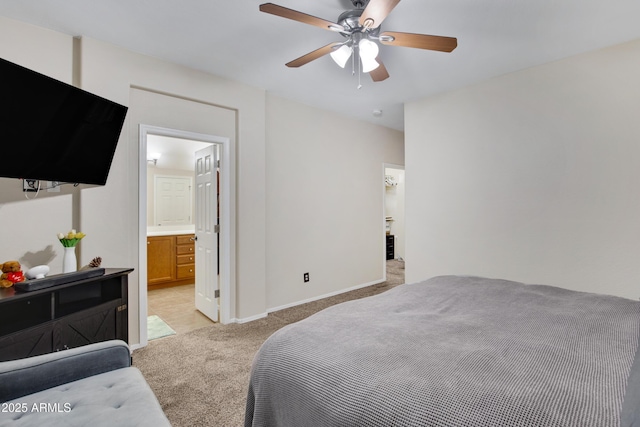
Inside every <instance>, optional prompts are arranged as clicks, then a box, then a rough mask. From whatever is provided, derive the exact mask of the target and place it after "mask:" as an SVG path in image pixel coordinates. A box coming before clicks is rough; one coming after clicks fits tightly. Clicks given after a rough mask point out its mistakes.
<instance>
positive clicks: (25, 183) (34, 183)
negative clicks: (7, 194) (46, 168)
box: [22, 179, 40, 193]
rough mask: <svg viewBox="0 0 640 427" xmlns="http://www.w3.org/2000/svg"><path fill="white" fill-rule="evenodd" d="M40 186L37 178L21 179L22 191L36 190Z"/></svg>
mask: <svg viewBox="0 0 640 427" xmlns="http://www.w3.org/2000/svg"><path fill="white" fill-rule="evenodd" d="M39 187H40V181H39V180H37V179H23V180H22V191H23V192H25V193H26V192H34V193H35V192H36V191H38V188H39Z"/></svg>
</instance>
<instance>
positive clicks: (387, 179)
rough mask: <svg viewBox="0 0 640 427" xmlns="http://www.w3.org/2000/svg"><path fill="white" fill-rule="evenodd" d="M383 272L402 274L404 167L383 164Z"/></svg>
mask: <svg viewBox="0 0 640 427" xmlns="http://www.w3.org/2000/svg"><path fill="white" fill-rule="evenodd" d="M383 169H384V186H383V188H384V190H383V191H384V198H383V199H384V232H385V240H384V266H385V267H384V268H385V270H384V272H385V280H386V278H387V269H389V268H393V269H394V272H397V271H401V272H404V247H405V226H404V203H405V202H404V193H405V173H404V166H401V165H393V164H385V165H384V167H383Z"/></svg>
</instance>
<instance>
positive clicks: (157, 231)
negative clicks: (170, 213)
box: [147, 225, 195, 236]
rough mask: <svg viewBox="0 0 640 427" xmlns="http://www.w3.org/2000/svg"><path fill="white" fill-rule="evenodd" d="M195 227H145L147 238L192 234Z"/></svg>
mask: <svg viewBox="0 0 640 427" xmlns="http://www.w3.org/2000/svg"><path fill="white" fill-rule="evenodd" d="M194 233H195V226H193V225H191V226H188V225H176V226H168V227H147V236H175V235H178V234H194Z"/></svg>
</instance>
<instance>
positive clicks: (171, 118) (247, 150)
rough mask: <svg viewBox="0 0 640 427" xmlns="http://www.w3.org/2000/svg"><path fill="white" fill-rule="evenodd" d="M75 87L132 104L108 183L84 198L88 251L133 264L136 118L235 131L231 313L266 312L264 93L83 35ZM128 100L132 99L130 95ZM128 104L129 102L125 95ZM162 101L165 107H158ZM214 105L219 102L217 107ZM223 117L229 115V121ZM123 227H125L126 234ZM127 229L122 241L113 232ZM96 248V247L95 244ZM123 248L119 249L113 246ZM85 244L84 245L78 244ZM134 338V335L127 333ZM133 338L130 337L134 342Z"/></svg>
mask: <svg viewBox="0 0 640 427" xmlns="http://www.w3.org/2000/svg"><path fill="white" fill-rule="evenodd" d="M81 52H82V53H81V59H82V64H81V65H82V66H81V70H82V82H81V83H82V87H83V88H84V89H86V90H89V91H91V92H93V93H96V94H98V95H102V96H105V97H109V98H110V99H113V100H114V101H116V102H120V103H123V104H125V105H131V106H132V108H131V111H130V114H129V115H128V118H127V122H126V123H125V125H126V126H127V128H126V129H125V130H124V131H123V135H122V137H121V140H120V143H119V146H118V150H117V152H116V156H115V159H114V165H113V166H112V170H111V174H110V176H109V181H108V182H107V185H106V186H105V187H102V188H99V189H96V190H97V191H94V192H92V193H91V195H90V197H86V198H83V202H85V200H86V203H83V209H84V210H83V213H82V215H81V218H82V221H83V223H84V224H85V226H84V227H85V228H94V229H98V230H100V235H99V239H96V242H99V243H96V246H95V248H94V249H95V250H98V249H102V250H107V251H113V252H114V257H113V258H114V260H113V262H114V263H116V264H117V263H121V264H123V265H134V266H136V267H138V266H137V257H138V251H137V243H138V242H137V238H136V236H137V235H138V224H137V203H138V190H137V186H132V185H131V182H135V181H136V180H137V176H138V167H139V155H138V137H137V135H138V131H137V126H138V124H139V123H145V122H146V123H145V124H148V125H153V126H162V127H168V128H173V129H182V130H188V131H192V132H198V133H205V134H213V135H219V136H231V137H234V135H228V134H229V132H231V130H234V131H235V142H236V148H237V153H234V158H235V162H236V172H237V180H236V182H235V187H236V200H235V217H234V218H232V220H234V221H235V223H236V227H237V233H236V240H235V241H236V246H235V248H234V250H235V253H236V259H237V265H236V270H235V271H234V272H232V274H233V273H235V277H234V278H233V279H235V283H236V286H235V288H234V289H233V291H235V295H232V296H231V300H232V301H234V300H235V301H236V304H235V305H234V306H233V307H232V309H234V310H233V311H234V313H231V315H230V316H231V318H234V317H238V318H243V317H250V316H252V315H255V314H259V313H262V312H264V310H265V300H266V297H265V292H266V281H265V253H264V243H265V238H264V236H265V179H264V176H265V173H264V169H265V165H264V150H265V136H264V97H265V93H264V91H262V90H259V89H254V88H250V87H248V86H245V85H241V84H238V83H235V82H231V81H229V80H225V79H222V78H218V77H216V76H213V75H210V74H206V73H203V72H199V71H195V70H190V69H187V68H185V67H181V66H178V65H175V64H170V63H167V62H164V61H160V60H158V59H155V58H151V57H146V56H143V55H138V54H135V53H133V52H129V51H126V50H123V49H120V48H118V47H115V46H112V45H109V44H106V43H103V42H100V41H97V40H92V39H87V38H83V39H82V46H81ZM133 98H135V99H133ZM131 99H133V102H131V104H130V100H131ZM160 99H162V102H163V104H162V105H175V103H178V102H179V101H183V102H181V103H180V105H181V107H180V108H181V110H180V111H179V112H175V111H172V108H162V107H160V108H153V109H151V110H149V109H147V108H144V107H142V108H140V107H136V106H149V105H153V104H154V102H155V101H154V100H160ZM165 101H166V104H165ZM216 106H219V107H216ZM202 108H208V109H214V108H217V109H218V110H223V111H227V112H229V117H231V119H229V118H221V119H220V120H216V119H215V117H216V116H211V118H210V120H203V119H202V116H200V114H199V113H197V112H199V111H201V110H202ZM230 120H234V121H233V122H230ZM114 205H115V206H117V207H118V209H121V210H122V211H123V215H118V216H117V217H115V218H114V220H113V221H111V222H110V223H109V226H108V227H104V226H103V225H102V223H103V222H104V221H103V218H102V217H101V213H102V212H108V211H109V210H113V209H114V208H113V206H114ZM125 230H126V231H125ZM123 231H124V232H125V233H127V232H129V233H131V234H128V235H127V237H126V238H125V240H123V239H122V236H120V235H119V234H118V233H120V232H123ZM98 245H100V246H98ZM123 245H126V249H118V248H121V247H122V246H123ZM85 249H86V246H85ZM130 289H131V290H130V295H129V296H130V298H132V305H134V304H133V302H135V301H137V298H136V296H137V292H138V284H137V283H136V276H135V275H134V276H133V285H132V286H131V287H130ZM129 313H130V317H129V321H130V322H131V323H132V324H133V325H134V328H132V329H135V325H137V322H136V319H137V312H136V310H132V309H130V310H129ZM133 336H134V338H135V335H133ZM134 342H135V341H134Z"/></svg>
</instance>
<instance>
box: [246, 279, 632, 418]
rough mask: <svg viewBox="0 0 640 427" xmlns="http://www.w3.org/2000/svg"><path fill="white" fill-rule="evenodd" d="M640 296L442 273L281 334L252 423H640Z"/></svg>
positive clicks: (252, 393)
mask: <svg viewBox="0 0 640 427" xmlns="http://www.w3.org/2000/svg"><path fill="white" fill-rule="evenodd" d="M639 335H640V302H637V301H633V300H629V299H624V298H618V297H613V296H605V295H596V294H590V293H584V292H575V291H570V290H565V289H560V288H557V287H553V286H544V285H525V284H522V283H517V282H511V281H506V280H495V279H486V278H480V277H461V276H442V277H435V278H432V279H429V280H427V281H424V282H420V283H414V284H406V285H400V286H397V287H395V288H393V289H391V290H389V291H387V292H385V293H382V294H379V295H376V296H372V297H368V298H364V299H360V300H355V301H350V302H346V303H342V304H339V305H336V306H333V307H330V308H328V309H325V310H323V311H321V312H319V313H317V314H315V315H313V316H311V317H309V318H307V319H304V320H302V321H300V322H297V323H294V324H291V325H288V326H286V327H284V328H282V329H281V330H279V331H277V332H276V333H274V334H273V335H272V336H271V337H270V338H269V339H268V340H267V341H265V343H264V344H263V345H262V347H261V348H260V350H259V352H258V353H257V354H256V357H255V359H254V362H253V366H252V370H251V377H250V384H249V390H248V395H247V404H246V416H245V426H246V427H248V426H252V427H261V426H271V427H274V426H287V427H289V426H295V427H304V426H313V427H317V426H322V427H324V426H339V427H348V426H354V427H355V426H357V427H366V426H456V427H458V426H460V427H462V426H465V427H475V426H531V427H545V426H575V427H590V426H593V427H608V426H625V427H627V426H640V415H639V413H640V409H636V408H637V407H640V360H639V359H640V356H637V353H638V352H637V349H638V338H639Z"/></svg>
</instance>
